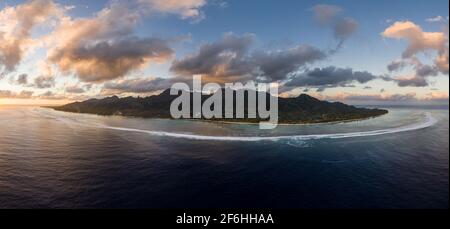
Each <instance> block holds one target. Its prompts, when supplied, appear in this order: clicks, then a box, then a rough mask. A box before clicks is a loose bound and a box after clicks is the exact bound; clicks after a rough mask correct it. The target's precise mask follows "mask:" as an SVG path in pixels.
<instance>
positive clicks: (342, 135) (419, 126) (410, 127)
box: [98, 113, 437, 142]
mask: <svg viewBox="0 0 450 229" xmlns="http://www.w3.org/2000/svg"><path fill="white" fill-rule="evenodd" d="M436 123H437V120H436V119H435V118H433V116H432V115H431V114H430V113H426V114H425V117H424V120H423V121H422V122H420V123H415V124H412V125H407V126H402V127H396V128H391V129H383V130H374V131H366V132H353V133H336V134H312V135H289V136H270V137H269V136H267V137H261V136H255V137H242V136H207V135H196V134H183V133H172V132H163V131H151V130H141V129H133V128H125V127H113V126H106V125H99V126H98V127H100V128H104V129H110V130H118V131H128V132H137V133H145V134H150V135H154V136H161V137H173V138H184V139H191V140H202V141H241V142H256V141H279V140H313V139H341V138H356V137H369V136H378V135H385V134H394V133H400V132H407V131H414V130H420V129H425V128H428V127H430V126H433V125H435V124H436Z"/></svg>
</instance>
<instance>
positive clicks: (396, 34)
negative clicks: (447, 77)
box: [381, 21, 449, 74]
mask: <svg viewBox="0 0 450 229" xmlns="http://www.w3.org/2000/svg"><path fill="white" fill-rule="evenodd" d="M381 35H382V36H384V37H386V38H395V39H405V40H407V41H408V42H409V45H408V47H407V49H406V50H405V51H404V52H403V58H404V59H409V58H414V56H415V55H416V54H417V53H420V52H425V51H428V50H435V51H437V52H438V55H437V57H436V58H435V65H436V67H437V68H438V69H439V71H441V72H442V73H443V74H448V70H449V64H448V62H449V59H448V52H449V51H448V32H447V33H446V32H425V31H423V30H422V28H421V27H420V26H418V25H416V24H414V23H413V22H411V21H399V22H395V23H394V24H393V25H391V26H390V27H388V28H387V29H386V30H385V31H384V32H383V33H382V34H381Z"/></svg>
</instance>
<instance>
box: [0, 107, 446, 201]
mask: <svg viewBox="0 0 450 229" xmlns="http://www.w3.org/2000/svg"><path fill="white" fill-rule="evenodd" d="M388 109H389V111H390V113H389V114H388V115H385V116H381V117H377V118H373V119H368V120H362V121H356V122H349V123H334V124H316V125H286V126H284V125H283V126H279V127H278V128H277V129H275V130H259V128H258V125H243V124H229V123H213V122H201V121H181V120H158V119H140V118H126V117H120V116H113V117H104V116H96V115H86V114H72V113H63V112H58V111H53V110H51V109H47V108H39V107H23V106H0V119H1V120H2V124H1V125H0V208H296V209H317V208H319V209H323V208H331V209H336V208H339V209H340V208H358V209H359V208H388V209H405V208H406V209H409V208H448V207H449V199H448V197H449V153H448V151H449V111H448V108H446V109H424V108H388Z"/></svg>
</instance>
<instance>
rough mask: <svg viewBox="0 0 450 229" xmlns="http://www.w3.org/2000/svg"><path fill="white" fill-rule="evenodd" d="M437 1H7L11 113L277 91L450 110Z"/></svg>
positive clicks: (2, 87) (4, 42)
mask: <svg viewBox="0 0 450 229" xmlns="http://www.w3.org/2000/svg"><path fill="white" fill-rule="evenodd" d="M448 5H449V2H448V1H447V0H443V1H441V0H431V1H420V0H417V1H403V0H395V1H383V0H381V1H356V0H354V1H350V0H346V1H345V0H340V1H324V2H322V1H297V0H283V1H275V0H246V1H239V0H129V1H119V0H114V1H111V0H98V1H88V0H75V1H69V0H59V1H58V0H31V1H19V0H0V105H1V104H63V103H68V102H72V101H81V100H85V99H89V98H102V97H106V96H111V95H119V96H149V95H153V94H158V93H160V92H161V91H162V90H164V89H167V88H170V87H171V85H172V84H173V83H176V82H190V81H191V80H192V76H193V75H196V74H201V75H202V76H203V80H204V83H207V82H213V83H219V84H220V85H223V84H224V83H235V82H242V83H245V82H248V81H254V82H257V83H272V82H274V83H277V84H278V85H279V90H280V92H281V96H284V97H289V96H290V97H292V96H298V95H299V94H301V93H307V94H310V95H312V96H315V97H318V98H320V99H327V100H331V101H342V102H346V103H350V104H448V94H449V73H448V68H449V64H448V53H449V51H448V46H449V45H448V26H449V24H448V20H449V19H448V14H449V13H448V7H449V6H448Z"/></svg>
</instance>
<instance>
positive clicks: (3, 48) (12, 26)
mask: <svg viewBox="0 0 450 229" xmlns="http://www.w3.org/2000/svg"><path fill="white" fill-rule="evenodd" d="M62 12H63V11H62V10H61V9H60V8H59V6H58V5H56V4H55V3H53V1H51V0H32V1H28V2H27V3H24V4H21V5H18V6H15V7H6V8H4V9H3V10H1V11H0V72H1V71H2V68H3V71H6V72H10V71H13V70H14V69H15V68H16V66H17V65H18V64H19V63H20V61H21V60H22V58H23V55H24V53H25V52H26V51H27V50H29V48H30V47H31V46H32V45H33V44H34V40H33V39H32V38H31V35H30V33H31V30H32V29H33V28H34V27H36V26H37V25H39V24H42V23H44V22H46V21H47V20H49V19H50V18H51V17H54V16H60V15H62Z"/></svg>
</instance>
